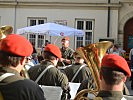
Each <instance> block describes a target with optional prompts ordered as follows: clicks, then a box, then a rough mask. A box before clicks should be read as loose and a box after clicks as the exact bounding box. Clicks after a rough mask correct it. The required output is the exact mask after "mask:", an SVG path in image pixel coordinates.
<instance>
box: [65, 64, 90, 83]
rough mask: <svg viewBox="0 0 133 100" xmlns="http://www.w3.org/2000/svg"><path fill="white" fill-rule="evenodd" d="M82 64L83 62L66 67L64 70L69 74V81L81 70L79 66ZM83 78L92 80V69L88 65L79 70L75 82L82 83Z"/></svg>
mask: <svg viewBox="0 0 133 100" xmlns="http://www.w3.org/2000/svg"><path fill="white" fill-rule="evenodd" d="M82 65H83V64H80V63H76V64H73V65H71V66H69V67H67V68H65V70H64V72H65V74H66V75H67V77H68V80H69V82H71V80H72V78H73V76H74V75H75V74H76V72H77V71H78V70H79V68H80V67H81V66H82ZM83 80H90V81H91V80H92V74H91V72H90V69H89V68H88V67H87V65H86V66H85V67H83V68H82V69H81V70H80V71H79V73H78V74H77V76H76V77H75V79H74V80H73V82H74V83H81V82H82V81H83Z"/></svg>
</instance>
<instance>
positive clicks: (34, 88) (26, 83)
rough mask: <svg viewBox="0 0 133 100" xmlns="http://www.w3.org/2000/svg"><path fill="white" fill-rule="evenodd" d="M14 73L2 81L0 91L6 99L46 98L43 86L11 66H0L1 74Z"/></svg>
mask: <svg viewBox="0 0 133 100" xmlns="http://www.w3.org/2000/svg"><path fill="white" fill-rule="evenodd" d="M4 73H12V74H14V75H12V76H9V77H7V78H5V79H4V80H2V81H1V82H0V91H1V93H2V96H3V98H4V100H45V98H44V93H43V91H42V90H41V88H40V87H39V86H38V85H37V84H36V83H34V82H33V81H31V80H28V79H24V78H23V77H21V76H20V74H19V73H18V72H17V71H16V70H13V69H11V68H7V67H0V76H1V75H3V74H4Z"/></svg>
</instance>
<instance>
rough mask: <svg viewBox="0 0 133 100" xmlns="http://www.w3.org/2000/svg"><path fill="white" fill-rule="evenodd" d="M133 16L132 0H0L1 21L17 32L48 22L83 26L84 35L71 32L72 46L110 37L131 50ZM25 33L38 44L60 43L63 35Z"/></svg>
mask: <svg viewBox="0 0 133 100" xmlns="http://www.w3.org/2000/svg"><path fill="white" fill-rule="evenodd" d="M132 18H133V1H132V0H0V25H1V26H3V25H12V26H13V28H14V32H16V31H17V29H19V28H22V27H27V26H33V25H37V24H43V23H47V22H54V23H58V24H63V25H66V26H70V27H73V28H77V29H81V30H84V31H85V35H84V36H83V37H77V36H70V40H71V41H70V47H71V48H73V49H76V48H77V47H79V46H81V45H87V44H90V43H95V42H99V41H100V40H111V41H113V42H114V43H116V44H119V45H120V47H121V48H123V49H125V50H126V51H127V52H129V50H130V49H131V48H132V47H133V46H132V45H131V44H132V43H133V28H132V24H133V19H132ZM25 36H26V37H27V38H28V39H29V40H30V41H31V42H32V43H33V44H34V45H35V47H36V48H41V46H42V44H44V42H45V40H50V41H51V43H55V44H57V45H58V46H61V44H60V43H61V41H60V40H61V38H62V37H50V36H48V35H45V36H43V35H36V34H28V35H25ZM55 40H56V41H55Z"/></svg>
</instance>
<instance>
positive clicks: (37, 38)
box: [28, 17, 47, 48]
mask: <svg viewBox="0 0 133 100" xmlns="http://www.w3.org/2000/svg"><path fill="white" fill-rule="evenodd" d="M46 22H47V19H46V18H32V17H29V18H28V26H34V25H39V24H44V23H46ZM44 37H45V36H44V35H39V34H34V33H30V34H28V39H29V41H30V42H31V43H32V44H33V45H34V46H35V47H36V48H41V47H42V45H43V44H44Z"/></svg>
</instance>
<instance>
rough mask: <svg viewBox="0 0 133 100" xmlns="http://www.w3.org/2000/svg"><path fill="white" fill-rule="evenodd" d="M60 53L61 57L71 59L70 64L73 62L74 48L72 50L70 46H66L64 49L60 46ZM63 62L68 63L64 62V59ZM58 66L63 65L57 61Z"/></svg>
mask: <svg viewBox="0 0 133 100" xmlns="http://www.w3.org/2000/svg"><path fill="white" fill-rule="evenodd" d="M60 50H61V53H62V58H64V59H69V60H70V61H71V64H73V63H74V56H73V53H74V50H72V49H71V48H69V47H68V48H66V49H63V48H61V49H60ZM63 63H64V64H65V65H69V64H67V63H66V62H65V60H64V61H63ZM58 66H63V64H62V63H61V62H58Z"/></svg>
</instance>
